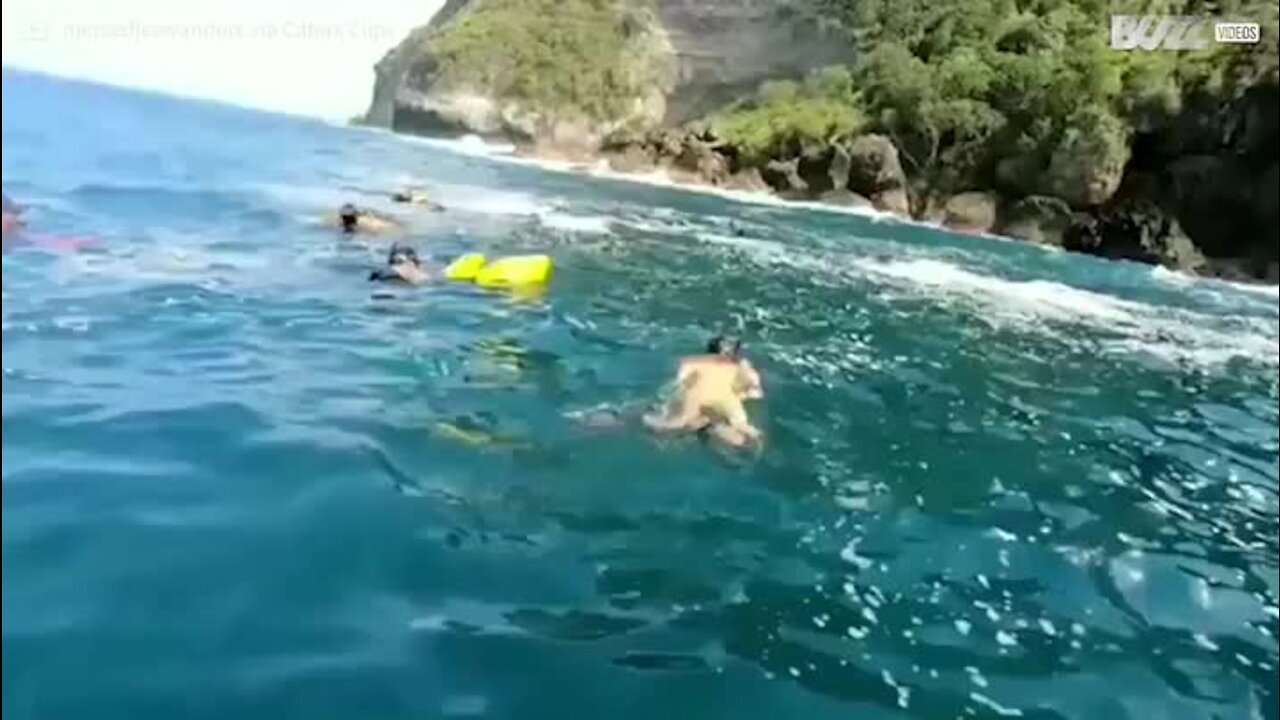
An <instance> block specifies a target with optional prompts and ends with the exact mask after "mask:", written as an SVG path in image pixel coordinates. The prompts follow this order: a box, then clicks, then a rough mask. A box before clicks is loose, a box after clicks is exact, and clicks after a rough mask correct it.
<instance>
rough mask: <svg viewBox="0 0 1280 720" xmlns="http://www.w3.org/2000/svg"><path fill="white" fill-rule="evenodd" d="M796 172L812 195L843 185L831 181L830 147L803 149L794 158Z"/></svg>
mask: <svg viewBox="0 0 1280 720" xmlns="http://www.w3.org/2000/svg"><path fill="white" fill-rule="evenodd" d="M796 172H797V173H798V174H799V175H800V178H801V179H802V180H804V184H805V185H806V187H807V189H808V191H809V192H810V193H812V194H813V195H821V194H822V193H825V192H827V191H828V190H833V189H835V188H837V187H844V186H843V185H834V184H832V182H831V148H822V147H813V148H807V149H805V151H804V152H802V153H801V154H800V157H798V158H797V159H796Z"/></svg>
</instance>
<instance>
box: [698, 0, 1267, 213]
mask: <svg viewBox="0 0 1280 720" xmlns="http://www.w3.org/2000/svg"><path fill="white" fill-rule="evenodd" d="M803 6H804V7H805V8H806V12H808V13H811V14H812V15H813V16H814V19H815V20H818V21H820V22H822V23H823V24H825V25H827V26H832V25H834V26H836V27H839V28H841V29H843V30H844V31H845V32H847V34H848V37H849V41H850V43H852V44H853V45H854V46H855V48H856V50H857V51H858V52H857V54H858V57H859V61H858V62H857V63H856V64H855V65H854V66H853V67H851V68H849V69H848V71H847V73H846V74H845V75H843V76H841V75H840V74H839V73H836V72H833V73H826V74H824V76H825V77H828V78H835V77H842V78H848V83H847V84H846V83H845V82H844V80H843V79H842V80H841V81H840V82H837V83H834V84H830V83H829V84H827V85H823V84H822V83H818V82H816V81H814V80H813V79H812V78H811V79H810V80H808V81H806V82H805V83H804V84H802V85H796V84H794V83H792V84H788V85H784V86H779V85H777V84H771V85H770V87H768V88H764V89H762V91H761V92H760V93H759V94H758V96H757V97H756V98H753V99H752V100H750V101H748V102H745V103H741V104H739V105H737V106H734V107H730V108H728V109H726V110H725V111H724V112H722V113H720V114H718V115H716V116H715V118H714V121H715V124H716V126H717V128H718V129H720V130H721V132H722V133H723V134H724V135H725V136H726V138H727V139H730V140H732V141H735V142H740V143H743V144H744V146H745V147H746V148H747V149H748V151H749V154H752V155H755V154H768V153H770V152H777V151H778V150H779V149H780V148H784V147H786V144H787V143H791V142H794V141H796V140H800V141H806V140H817V139H823V138H826V139H831V138H832V137H836V136H840V135H844V134H851V133H854V132H857V131H859V130H863V129H867V130H876V131H879V132H884V133H886V134H888V135H890V136H891V137H892V138H893V139H894V141H895V144H897V145H898V147H899V150H900V151H901V154H902V156H903V159H904V161H905V162H906V164H907V167H908V170H909V171H912V172H913V173H915V174H918V175H921V176H924V177H926V178H928V179H929V180H931V181H932V183H933V184H934V185H935V186H940V187H941V188H943V189H963V188H959V186H962V185H966V184H967V185H978V184H980V185H984V186H990V185H1001V184H1003V185H1006V186H1018V187H1019V188H1021V189H1022V190H1023V191H1026V190H1027V189H1028V188H1031V187H1034V185H1033V183H1036V182H1040V183H1041V185H1043V184H1044V183H1045V182H1047V183H1049V184H1051V185H1052V184H1054V183H1055V182H1057V180H1058V179H1055V178H1053V177H1047V178H1046V177H1042V176H1043V174H1044V173H1049V174H1050V175H1052V174H1053V173H1055V172H1063V173H1067V174H1068V175H1069V176H1070V177H1073V178H1075V179H1081V178H1083V181H1084V182H1092V179H1093V176H1096V175H1099V174H1107V173H1114V172H1118V170H1117V169H1116V168H1117V166H1118V167H1119V169H1121V170H1122V169H1123V165H1124V162H1125V159H1126V158H1127V156H1128V147H1129V142H1130V138H1131V135H1132V133H1133V131H1134V130H1135V129H1149V128H1151V127H1155V126H1158V125H1159V123H1161V122H1163V121H1164V120H1166V119H1167V118H1169V117H1170V116H1171V115H1172V114H1173V113H1176V112H1177V111H1178V110H1179V109H1180V108H1181V107H1182V104H1183V103H1184V102H1185V101H1186V100H1187V99H1188V98H1191V97H1194V96H1196V95H1204V94H1210V95H1214V96H1218V97H1224V96H1230V95H1232V94H1234V93H1238V92H1239V91H1240V90H1241V89H1242V88H1244V87H1247V86H1248V85H1251V84H1254V83H1257V82H1268V81H1269V82H1275V81H1276V75H1277V49H1276V36H1277V22H1276V16H1277V6H1276V4H1275V3H1274V1H1273V0H1218V1H1216V2H1214V1H1211V0H1193V1H1191V2H1186V1H1183V2H1177V1H1175V0H1156V1H1155V2H1144V3H1136V2H1126V1H1124V0H1121V1H1117V2H1112V1H1111V0H948V2H937V1H936V0H805V2H804V3H803ZM1125 12H1128V13H1131V14H1144V13H1156V14H1176V15H1212V16H1218V17H1227V18H1232V19H1239V20H1250V21H1255V22H1259V23H1260V24H1261V25H1262V36H1263V42H1262V43H1261V44H1259V45H1252V46H1249V45H1213V46H1211V48H1210V49H1207V50H1204V51H1196V52H1121V51H1114V50H1111V49H1110V47H1109V39H1110V24H1109V16H1110V15H1111V14H1112V13H1125ZM854 88H856V92H855V91H854ZM1069 156H1074V157H1069ZM1089 163H1093V164H1094V165H1095V166H1096V167H1093V168H1089V167H1085V168H1081V167H1080V165H1081V164H1085V165H1087V164H1089ZM1072 170H1074V171H1076V172H1074V173H1072V172H1071V171H1072ZM1091 173H1092V175H1091ZM1082 201H1083V200H1082Z"/></svg>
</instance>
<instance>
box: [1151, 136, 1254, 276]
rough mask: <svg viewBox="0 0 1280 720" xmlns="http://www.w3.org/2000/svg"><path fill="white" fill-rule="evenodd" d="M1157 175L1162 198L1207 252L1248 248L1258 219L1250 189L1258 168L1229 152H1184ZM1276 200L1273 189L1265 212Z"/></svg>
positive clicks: (1235, 253)
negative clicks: (1183, 154) (1185, 153)
mask: <svg viewBox="0 0 1280 720" xmlns="http://www.w3.org/2000/svg"><path fill="white" fill-rule="evenodd" d="M1160 178H1161V180H1162V183H1161V185H1162V187H1161V188H1160V190H1161V191H1162V193H1163V197H1162V199H1163V200H1164V201H1165V203H1166V204H1167V205H1168V206H1169V207H1171V208H1173V210H1174V212H1175V213H1176V215H1177V218H1178V220H1179V222H1180V223H1181V224H1182V226H1183V227H1184V228H1185V229H1186V231H1187V234H1188V235H1190V236H1191V237H1192V238H1194V239H1196V240H1197V244H1198V245H1200V246H1201V247H1202V248H1203V249H1204V251H1205V253H1206V254H1208V255H1211V256H1214V257H1243V256H1246V255H1249V254H1250V247H1251V246H1253V245H1255V244H1256V233H1257V232H1258V225H1259V219H1260V216H1259V214H1258V213H1257V212H1256V209H1255V202H1254V194H1253V192H1250V190H1251V189H1252V188H1254V187H1257V186H1258V185H1259V180H1260V179H1261V178H1260V174H1259V173H1258V172H1257V171H1256V170H1254V169H1252V168H1251V167H1249V165H1247V164H1246V163H1245V162H1244V161H1243V160H1241V159H1239V158H1236V157H1234V156H1231V155H1188V156H1185V157H1181V158H1178V159H1177V160H1175V161H1173V162H1172V163H1169V165H1168V166H1167V167H1166V169H1165V170H1164V172H1163V173H1162V174H1161V176H1160ZM1276 202H1277V199H1276V196H1275V195H1274V194H1273V195H1271V196H1270V202H1269V203H1266V204H1264V205H1263V208H1262V209H1263V212H1264V213H1265V212H1266V209H1265V208H1266V205H1270V206H1271V207H1275V203H1276ZM1273 237H1274V236H1273Z"/></svg>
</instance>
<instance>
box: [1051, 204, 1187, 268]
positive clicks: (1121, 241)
mask: <svg viewBox="0 0 1280 720" xmlns="http://www.w3.org/2000/svg"><path fill="white" fill-rule="evenodd" d="M1062 246H1063V247H1064V248H1066V249H1068V250H1074V251H1077V252H1085V253H1089V254H1091V255H1098V256H1101V257H1106V258H1113V259H1125V260H1137V261H1140V262H1147V263H1153V264H1158V265H1164V266H1166V267H1171V268H1175V269H1179V270H1187V271H1192V272H1196V271H1199V270H1201V269H1202V268H1203V267H1204V266H1205V258H1204V255H1203V254H1201V253H1200V251H1199V250H1198V249H1197V248H1196V246H1195V244H1193V243H1192V242H1191V240H1190V238H1188V237H1187V235H1186V233H1184V232H1183V231H1182V227H1181V226H1180V225H1179V224H1178V221H1177V220H1176V219H1175V218H1173V217H1171V216H1170V215H1169V214H1168V213H1166V212H1165V211H1163V210H1161V209H1160V208H1159V207H1158V206H1156V205H1155V204H1154V203H1152V202H1149V201H1135V202H1130V203H1125V204H1124V205H1123V206H1121V207H1111V208H1108V209H1106V210H1104V211H1102V212H1100V213H1098V214H1095V215H1086V216H1081V217H1079V218H1078V219H1077V220H1076V222H1074V223H1072V225H1071V227H1070V228H1068V229H1067V232H1066V234H1065V235H1064V237H1063V243H1062Z"/></svg>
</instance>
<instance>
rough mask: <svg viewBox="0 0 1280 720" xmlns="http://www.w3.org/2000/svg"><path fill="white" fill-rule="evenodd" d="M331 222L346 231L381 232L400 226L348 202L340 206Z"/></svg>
mask: <svg viewBox="0 0 1280 720" xmlns="http://www.w3.org/2000/svg"><path fill="white" fill-rule="evenodd" d="M330 222H331V223H332V224H334V225H336V226H338V227H340V228H342V232H344V233H357V232H369V233H379V232H386V231H388V230H395V229H396V228H397V227H399V226H398V225H396V223H395V222H393V221H391V220H389V219H387V218H381V217H378V216H377V215H374V214H373V213H371V212H369V211H368V210H362V209H360V208H357V207H356V206H355V205H352V204H351V203H346V204H345V205H343V206H342V207H341V208H339V209H338V215H337V218H336V219H331V220H330Z"/></svg>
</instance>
